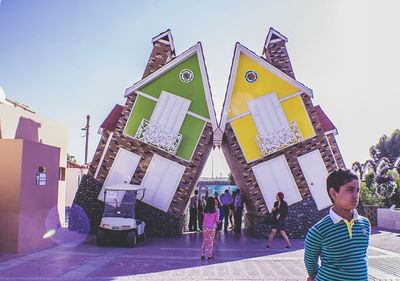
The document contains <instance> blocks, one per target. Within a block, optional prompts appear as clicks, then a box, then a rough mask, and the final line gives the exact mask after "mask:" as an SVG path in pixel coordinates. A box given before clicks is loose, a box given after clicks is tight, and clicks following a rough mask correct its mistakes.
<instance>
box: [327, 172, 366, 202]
mask: <svg viewBox="0 0 400 281" xmlns="http://www.w3.org/2000/svg"><path fill="white" fill-rule="evenodd" d="M352 180H358V176H357V175H356V174H355V173H354V172H352V171H351V170H344V169H337V170H335V171H333V172H332V173H330V174H329V175H328V177H327V178H326V191H327V192H328V195H329V198H331V201H332V203H334V202H333V198H332V197H331V195H330V194H329V189H330V188H333V189H334V190H335V191H336V192H339V191H340V187H341V186H342V185H345V184H346V183H348V182H351V181H352Z"/></svg>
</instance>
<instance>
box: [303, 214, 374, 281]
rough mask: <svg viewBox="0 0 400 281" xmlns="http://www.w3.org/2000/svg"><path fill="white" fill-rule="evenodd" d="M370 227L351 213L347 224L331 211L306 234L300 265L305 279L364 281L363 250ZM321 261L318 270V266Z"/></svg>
mask: <svg viewBox="0 0 400 281" xmlns="http://www.w3.org/2000/svg"><path fill="white" fill-rule="evenodd" d="M370 231H371V226H370V223H369V221H368V219H367V218H365V217H362V216H360V215H358V213H357V211H356V210H353V219H352V220H351V221H347V220H346V219H344V218H342V217H341V216H339V215H338V214H336V213H335V212H334V211H333V210H332V208H331V209H330V211H329V215H327V216H326V217H325V218H323V219H322V220H320V221H319V222H318V223H316V224H315V225H314V226H313V227H312V228H311V229H310V230H309V231H308V233H307V237H306V240H305V252H304V262H305V265H306V269H307V272H308V275H309V276H315V275H316V278H315V280H320V281H339V280H340V281H347V280H349V281H350V280H354V281H364V280H368V267H367V248H368V243H369V235H370ZM318 258H320V259H321V266H319V265H318Z"/></svg>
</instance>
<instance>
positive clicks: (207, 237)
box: [201, 197, 219, 260]
mask: <svg viewBox="0 0 400 281" xmlns="http://www.w3.org/2000/svg"><path fill="white" fill-rule="evenodd" d="M218 219H219V211H218V209H216V208H215V199H214V198H212V197H208V198H207V204H206V207H205V208H204V221H203V243H202V245H201V259H202V260H204V259H205V258H206V252H207V256H208V259H209V260H213V259H214V256H213V243H214V237H215V229H216V228H217V224H218Z"/></svg>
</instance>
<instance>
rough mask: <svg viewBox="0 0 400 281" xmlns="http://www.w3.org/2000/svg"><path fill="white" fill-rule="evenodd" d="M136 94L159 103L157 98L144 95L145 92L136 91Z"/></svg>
mask: <svg viewBox="0 0 400 281" xmlns="http://www.w3.org/2000/svg"><path fill="white" fill-rule="evenodd" d="M135 93H136V94H138V95H139V96H142V97H145V98H148V99H149V100H152V101H155V102H158V98H155V97H153V96H150V95H148V94H146V93H143V92H141V91H138V90H136V91H135Z"/></svg>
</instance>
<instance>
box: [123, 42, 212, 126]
mask: <svg viewBox="0 0 400 281" xmlns="http://www.w3.org/2000/svg"><path fill="white" fill-rule="evenodd" d="M195 54H197V58H198V63H199V67H200V71H201V74H202V75H201V76H202V84H203V87H204V93H205V97H206V101H207V107H208V113H209V116H210V120H211V125H212V128H213V131H214V130H216V129H217V128H218V124H217V119H216V114H215V108H214V102H213V100H212V94H211V87H210V83H209V79H208V74H207V67H206V65H205V59H204V55H203V48H202V47H201V43H200V42H198V43H197V44H196V45H194V46H193V47H191V48H189V49H188V50H186V51H185V52H183V53H182V54H180V55H179V56H177V57H175V58H174V59H173V60H171V61H170V62H168V63H167V64H166V65H164V66H163V67H161V68H160V69H158V70H156V71H154V72H153V73H152V74H150V75H149V76H147V77H146V78H144V79H142V80H140V81H138V82H136V83H135V84H133V85H132V86H131V87H129V88H127V89H126V90H125V97H128V96H129V95H132V94H133V93H134V92H135V91H136V90H139V89H140V88H142V87H144V86H145V85H147V84H149V83H150V82H152V81H154V80H155V79H157V78H158V77H160V76H162V75H163V74H164V73H166V72H168V71H169V70H171V69H172V68H173V67H175V66H177V65H178V64H179V63H181V62H183V61H185V60H186V59H188V58H190V57H192V56H193V55H195Z"/></svg>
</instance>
